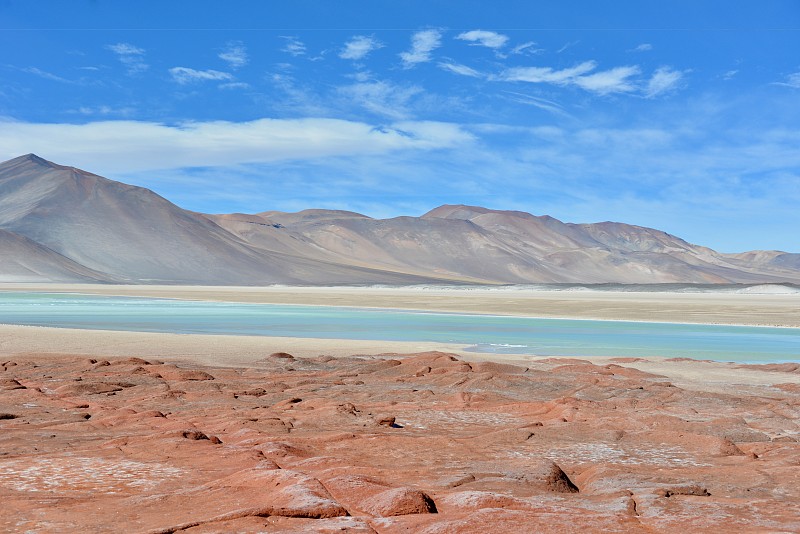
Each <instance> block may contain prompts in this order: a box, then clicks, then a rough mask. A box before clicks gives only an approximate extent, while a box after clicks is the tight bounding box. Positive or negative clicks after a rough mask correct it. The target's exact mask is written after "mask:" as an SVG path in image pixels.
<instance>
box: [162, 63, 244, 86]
mask: <svg viewBox="0 0 800 534" xmlns="http://www.w3.org/2000/svg"><path fill="white" fill-rule="evenodd" d="M169 73H170V75H171V76H172V79H173V80H174V81H176V82H177V83H179V84H181V85H186V84H189V83H194V82H208V81H225V80H233V75H232V74H230V73H227V72H220V71H218V70H195V69H190V68H189V67H172V68H171V69H169Z"/></svg>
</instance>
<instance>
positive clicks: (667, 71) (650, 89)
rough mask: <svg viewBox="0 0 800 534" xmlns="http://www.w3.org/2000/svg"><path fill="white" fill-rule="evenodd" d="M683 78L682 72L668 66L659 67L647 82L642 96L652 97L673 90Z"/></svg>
mask: <svg viewBox="0 0 800 534" xmlns="http://www.w3.org/2000/svg"><path fill="white" fill-rule="evenodd" d="M682 80H683V73H682V72H681V71H678V70H674V69H672V68H670V67H659V68H658V69H656V71H655V72H654V73H653V76H652V77H651V78H650V80H649V81H648V82H647V87H646V88H645V90H644V96H645V97H647V98H654V97H656V96H659V95H662V94H664V93H668V92H670V91H674V90H675V89H677V88H678V87H679V86H680V84H681V81H682Z"/></svg>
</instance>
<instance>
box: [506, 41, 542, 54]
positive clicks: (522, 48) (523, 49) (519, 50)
mask: <svg viewBox="0 0 800 534" xmlns="http://www.w3.org/2000/svg"><path fill="white" fill-rule="evenodd" d="M535 46H536V43H535V42H534V41H528V42H526V43H522V44H518V45H517V46H515V47H514V48H512V49H511V53H512V54H538V53H540V52H543V50H542V49H541V48H535Z"/></svg>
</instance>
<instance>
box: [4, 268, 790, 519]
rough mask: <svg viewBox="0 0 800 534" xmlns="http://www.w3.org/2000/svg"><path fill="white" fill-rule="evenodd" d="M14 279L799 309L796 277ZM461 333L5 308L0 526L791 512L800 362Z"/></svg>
mask: <svg viewBox="0 0 800 534" xmlns="http://www.w3.org/2000/svg"><path fill="white" fill-rule="evenodd" d="M3 289H6V290H19V291H32V290H43V291H69V292H79V293H92V294H108V295H138V296H157V297H169V298H187V299H200V300H223V301H225V300H229V301H234V302H264V303H295V304H317V305H357V306H362V307H392V308H408V309H417V310H430V311H450V312H470V313H492V314H516V315H528V316H538V317H570V318H591V319H609V320H613V319H617V320H648V321H666V322H702V323H719V324H749V325H762V326H763V325H770V326H785V327H798V326H800V295H799V294H797V293H791V292H790V293H768V292H767V293H757V292H756V293H620V292H586V291H575V292H565V291H558V292H547V291H533V290H531V291H512V290H504V289H468V288H462V289H431V288H428V289H410V288H404V289H400V288H288V287H269V288H219V287H189V286H104V285H21V284H16V285H13V284H8V285H4V286H3ZM462 349H463V347H459V346H449V345H442V344H435V343H412V342H408V343H406V342H403V343H400V342H379V341H347V340H324V339H298V338H267V337H248V336H200V335H177V334H152V333H138V332H102V331H90V330H69V329H55V328H39V327H22V326H11V325H3V326H0V500H1V501H2V503H3V506H2V507H1V508H0V530H3V531H9V532H65V531H66V532H69V531H72V532H79V531H80V532H118V531H121V530H125V531H129V532H379V533H384V532H386V533H392V532H427V533H447V532H453V533H460V532H475V533H479V532H481V533H482V532H488V531H493V532H592V531H596V532H674V531H679V530H684V529H692V530H694V531H698V532H720V531H730V532H796V531H798V530H800V489H798V488H800V484H798V483H799V482H800V443H798V436H800V426H798V418H799V417H800V365H798V364H797V363H784V364H764V365H741V364H733V363H724V362H710V361H698V360H690V359H664V358H656V357H642V358H591V359H580V358H539V357H535V356H530V355H508V354H506V355H497V354H482V353H470V352H464V351H463V350H462ZM798 357H799V358H800V355H798Z"/></svg>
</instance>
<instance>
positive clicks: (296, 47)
mask: <svg viewBox="0 0 800 534" xmlns="http://www.w3.org/2000/svg"><path fill="white" fill-rule="evenodd" d="M281 39H284V40H285V41H286V44H285V45H284V46H283V48H281V51H282V52H286V53H287V54H291V55H293V56H302V55H303V54H305V53H306V45H305V44H303V42H302V41H301V40H300V39H298V38H297V37H293V36H286V35H283V36H281Z"/></svg>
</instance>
